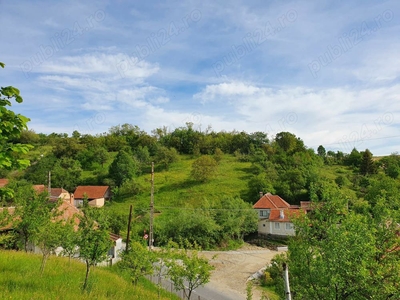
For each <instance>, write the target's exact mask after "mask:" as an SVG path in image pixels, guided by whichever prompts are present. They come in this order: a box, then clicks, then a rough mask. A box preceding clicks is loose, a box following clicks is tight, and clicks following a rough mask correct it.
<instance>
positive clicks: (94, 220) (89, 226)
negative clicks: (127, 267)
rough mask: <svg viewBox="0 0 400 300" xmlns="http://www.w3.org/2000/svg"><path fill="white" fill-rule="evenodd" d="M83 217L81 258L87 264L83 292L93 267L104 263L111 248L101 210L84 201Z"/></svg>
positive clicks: (80, 242) (80, 231)
mask: <svg viewBox="0 0 400 300" xmlns="http://www.w3.org/2000/svg"><path fill="white" fill-rule="evenodd" d="M82 211H83V215H81V216H79V218H80V223H79V240H78V247H79V256H80V257H81V258H82V259H83V260H84V261H85V263H86V275H85V281H84V283H83V290H86V288H87V286H88V279H89V273H90V269H91V267H92V266H95V265H96V264H98V263H100V262H102V261H104V260H105V259H106V258H107V252H108V250H109V249H110V247H111V240H110V236H109V233H108V231H107V229H106V228H107V219H106V217H105V215H104V212H103V211H102V210H101V209H99V208H93V207H90V206H89V205H88V204H87V200H85V201H84V207H83V209H82Z"/></svg>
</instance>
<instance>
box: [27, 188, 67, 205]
mask: <svg viewBox="0 0 400 300" xmlns="http://www.w3.org/2000/svg"><path fill="white" fill-rule="evenodd" d="M33 189H34V190H35V191H36V193H38V194H40V193H43V192H47V191H48V187H46V186H45V185H43V184H35V185H34V186H33ZM58 199H61V200H63V201H68V202H71V195H70V193H68V191H66V190H64V189H63V188H51V189H50V201H57V200H58Z"/></svg>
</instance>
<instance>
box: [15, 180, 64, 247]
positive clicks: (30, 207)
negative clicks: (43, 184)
mask: <svg viewBox="0 0 400 300" xmlns="http://www.w3.org/2000/svg"><path fill="white" fill-rule="evenodd" d="M15 196H16V197H15V206H16V208H15V213H14V216H16V217H15V218H14V221H13V227H14V231H15V232H16V234H17V235H18V236H19V241H20V242H22V244H23V248H24V250H25V251H26V252H27V251H28V245H29V244H32V245H33V244H35V242H37V238H38V234H39V231H43V227H45V226H47V225H48V223H49V222H50V220H51V219H52V217H54V214H52V211H53V212H54V211H55V209H56V207H57V205H58V203H52V202H50V201H49V196H48V193H47V191H46V192H43V193H41V194H39V195H38V194H37V193H36V192H35V191H34V190H33V189H32V187H31V186H25V187H22V191H19V192H18V193H16V194H15Z"/></svg>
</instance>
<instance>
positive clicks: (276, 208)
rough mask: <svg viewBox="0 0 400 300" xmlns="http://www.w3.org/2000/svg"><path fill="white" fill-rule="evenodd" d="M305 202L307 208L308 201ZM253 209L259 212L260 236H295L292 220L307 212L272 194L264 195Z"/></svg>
mask: <svg viewBox="0 0 400 300" xmlns="http://www.w3.org/2000/svg"><path fill="white" fill-rule="evenodd" d="M260 196H261V195H260ZM303 202H304V204H303V206H307V204H306V201H303ZM253 208H254V209H255V210H257V211H258V234H259V235H275V236H293V235H295V230H294V226H293V223H292V221H291V218H292V217H294V216H297V215H298V214H300V213H303V212H305V210H304V209H302V208H301V207H300V206H292V205H290V204H289V203H287V202H286V201H285V200H283V199H282V198H281V197H279V196H278V195H272V194H271V193H267V194H265V195H262V196H261V198H260V199H259V200H258V201H257V202H256V203H255V204H254V205H253Z"/></svg>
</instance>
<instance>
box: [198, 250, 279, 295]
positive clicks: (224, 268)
mask: <svg viewBox="0 0 400 300" xmlns="http://www.w3.org/2000/svg"><path fill="white" fill-rule="evenodd" d="M278 253H279V252H278V251H273V250H269V249H266V248H261V247H257V246H252V245H249V244H245V245H244V246H243V247H241V248H240V249H238V250H235V251H203V252H202V254H203V255H204V256H205V257H206V258H208V259H209V260H210V263H211V264H212V265H213V266H215V270H214V271H213V274H212V276H211V280H210V284H211V285H212V286H213V287H215V288H217V289H219V290H222V291H223V290H226V291H230V292H235V293H236V294H240V295H242V296H243V299H246V283H247V280H248V278H249V277H250V276H252V275H253V274H254V273H256V272H257V271H258V270H260V269H261V268H263V267H265V266H266V265H268V264H269V263H270V261H271V259H272V258H273V257H274V256H275V255H276V254H278ZM214 256H215V258H214V259H212V258H213V257H214ZM261 295H262V294H261V291H260V290H259V289H257V288H254V290H253V299H260V298H261Z"/></svg>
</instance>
